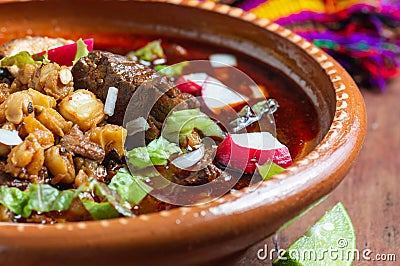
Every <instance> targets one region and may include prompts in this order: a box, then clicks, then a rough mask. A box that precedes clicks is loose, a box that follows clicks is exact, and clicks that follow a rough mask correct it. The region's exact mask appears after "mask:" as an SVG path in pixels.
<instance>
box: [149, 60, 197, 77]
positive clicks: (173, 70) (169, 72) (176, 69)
mask: <svg viewBox="0 0 400 266" xmlns="http://www.w3.org/2000/svg"><path fill="white" fill-rule="evenodd" d="M187 65H189V62H187V61H183V62H181V63H178V64H175V65H171V66H167V65H157V66H155V67H154V70H155V71H157V72H159V73H160V74H162V75H165V76H168V77H174V76H178V75H182V72H183V68H184V67H186V66H187Z"/></svg>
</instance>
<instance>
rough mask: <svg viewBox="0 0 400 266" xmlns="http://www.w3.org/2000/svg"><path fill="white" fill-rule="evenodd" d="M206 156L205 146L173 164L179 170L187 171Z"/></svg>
mask: <svg viewBox="0 0 400 266" xmlns="http://www.w3.org/2000/svg"><path fill="white" fill-rule="evenodd" d="M203 156H204V145H201V146H200V148H198V149H197V150H194V151H192V152H188V153H185V154H183V155H181V156H179V157H178V158H176V159H174V160H173V161H172V162H171V163H172V164H173V165H175V166H176V167H178V168H181V169H186V168H189V167H191V166H193V165H195V164H196V163H198V162H199V161H200V160H201V159H202V158H203Z"/></svg>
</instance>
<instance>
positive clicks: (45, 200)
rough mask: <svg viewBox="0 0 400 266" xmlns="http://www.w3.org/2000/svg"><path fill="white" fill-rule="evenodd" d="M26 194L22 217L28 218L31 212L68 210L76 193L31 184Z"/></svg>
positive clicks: (44, 185)
mask: <svg viewBox="0 0 400 266" xmlns="http://www.w3.org/2000/svg"><path fill="white" fill-rule="evenodd" d="M25 193H27V194H28V198H29V200H28V202H27V204H26V205H25V206H24V207H23V211H22V216H23V217H29V216H30V215H31V213H32V211H33V210H34V211H37V212H50V211H63V210H68V208H69V206H70V205H71V202H72V200H73V198H74V197H76V193H75V192H74V190H64V191H60V190H58V189H56V188H54V187H52V186H50V185H47V184H31V185H30V186H29V190H28V191H25Z"/></svg>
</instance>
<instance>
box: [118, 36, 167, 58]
mask: <svg viewBox="0 0 400 266" xmlns="http://www.w3.org/2000/svg"><path fill="white" fill-rule="evenodd" d="M126 56H127V57H128V58H129V59H131V60H134V61H136V59H139V60H144V61H149V62H151V61H153V60H155V59H158V58H165V54H164V51H163V49H162V47H161V40H155V41H152V42H149V43H148V44H146V45H145V46H144V47H142V48H140V49H138V50H136V51H135V52H129V53H128V54H127V55H126Z"/></svg>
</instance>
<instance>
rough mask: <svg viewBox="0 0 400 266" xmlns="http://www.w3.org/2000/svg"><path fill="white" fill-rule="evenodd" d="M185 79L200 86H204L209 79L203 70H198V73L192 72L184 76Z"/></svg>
mask: <svg viewBox="0 0 400 266" xmlns="http://www.w3.org/2000/svg"><path fill="white" fill-rule="evenodd" d="M183 77H184V78H185V80H189V81H191V82H193V83H195V84H197V85H199V86H200V87H202V86H203V84H204V82H205V81H206V80H207V79H208V77H209V76H208V74H207V73H203V72H196V73H191V74H187V75H184V76H183Z"/></svg>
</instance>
